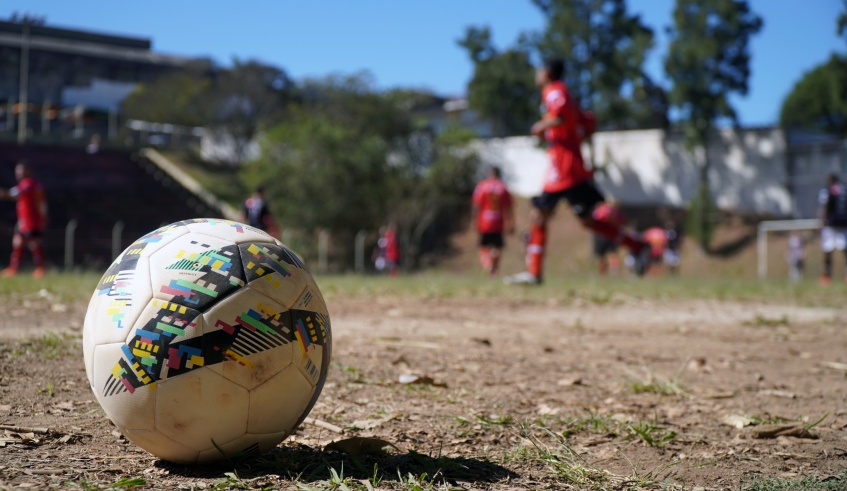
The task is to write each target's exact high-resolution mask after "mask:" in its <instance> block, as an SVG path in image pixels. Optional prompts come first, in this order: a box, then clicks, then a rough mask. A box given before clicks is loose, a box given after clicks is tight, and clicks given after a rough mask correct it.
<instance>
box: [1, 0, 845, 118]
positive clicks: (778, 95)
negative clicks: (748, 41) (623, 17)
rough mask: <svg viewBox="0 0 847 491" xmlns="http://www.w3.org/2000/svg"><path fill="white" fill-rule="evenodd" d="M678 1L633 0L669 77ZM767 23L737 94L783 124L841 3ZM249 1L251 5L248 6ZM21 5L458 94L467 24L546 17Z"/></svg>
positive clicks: (800, 7)
mask: <svg viewBox="0 0 847 491" xmlns="http://www.w3.org/2000/svg"><path fill="white" fill-rule="evenodd" d="M673 4H674V1H673V0H629V8H630V10H631V11H633V12H637V13H640V14H641V15H642V16H643V18H644V19H645V21H646V22H647V23H648V24H649V25H650V26H652V27H653V28H654V30H655V31H656V34H657V46H656V49H655V50H654V51H653V53H652V56H651V57H650V59H649V61H648V66H647V69H648V71H649V72H650V73H651V74H652V75H654V76H655V77H656V78H659V79H662V77H663V75H662V73H663V71H662V63H663V62H662V59H663V56H664V51H665V48H666V46H667V42H666V35H665V32H664V28H665V26H667V25H669V24H670V22H671V11H672V8H673ZM750 4H751V5H752V8H753V10H754V11H756V12H757V13H759V15H761V16H762V18H763V19H764V21H765V26H764V29H763V30H762V31H761V33H760V34H759V35H758V36H756V37H755V38H754V39H753V41H752V52H753V62H752V72H753V73H752V77H751V80H750V94H749V95H748V96H747V97H743V98H736V99H735V106H736V108H737V109H738V112H739V114H740V116H741V121H742V123H743V124H745V125H763V124H770V123H773V122H775V121H776V119H777V117H778V114H779V106H780V103H781V101H782V98H783V97H784V96H785V95H786V94H787V93H788V91H789V90H790V89H791V87H792V85H793V83H794V82H795V81H796V80H797V79H798V78H799V77H800V76H801V75H802V74H803V73H804V72H805V71H807V70H809V69H811V68H812V67H814V66H815V65H817V64H819V63H821V62H823V61H825V60H826V59H827V58H828V57H829V55H830V53H832V52H835V51H838V52H847V41H845V40H844V39H843V38H841V39H839V38H838V37H836V35H835V19H836V17H837V16H838V13H839V12H840V11H841V9H842V2H841V0H805V1H803V2H797V1H796V0H751V2H750ZM245 5H249V7H247V6H245ZM2 6H3V7H2V10H0V16H2V17H6V16H8V15H10V14H11V13H12V12H14V11H18V12H29V13H33V14H39V15H46V16H47V23H48V25H55V26H62V27H74V28H81V29H90V30H96V31H104V32H112V33H122V34H129V35H137V36H143V37H150V38H152V39H153V48H154V50H156V51H160V52H164V53H170V54H180V55H190V56H210V57H212V58H213V59H215V60H217V61H218V62H220V63H222V64H227V63H229V61H230V60H231V59H232V58H233V57H239V58H243V59H247V58H256V59H259V60H263V61H266V62H270V63H273V64H276V65H279V66H281V67H283V68H285V69H286V70H287V71H288V72H289V73H290V74H291V75H292V76H293V77H295V78H301V77H318V76H323V75H326V74H329V73H338V72H342V73H349V72H356V71H360V70H368V71H370V72H371V73H372V74H373V76H374V78H375V81H376V83H377V85H378V86H379V87H396V86H404V87H418V88H428V89H431V90H434V91H436V92H439V93H442V94H447V95H461V94H463V93H464V88H465V84H466V83H467V81H468V79H469V78H470V76H471V74H472V69H473V67H472V65H471V63H470V61H469V60H468V58H467V56H466V54H465V53H464V52H463V51H462V50H461V49H460V48H459V47H458V46H456V43H455V41H456V39H457V38H459V37H460V36H461V35H462V33H463V32H464V29H465V27H467V26H469V25H488V26H490V27H491V28H492V30H493V32H494V39H495V42H496V43H497V45H498V46H500V47H505V46H508V45H510V44H511V43H513V42H514V41H515V39H516V38H517V36H518V34H520V33H521V32H522V31H526V30H534V29H540V28H542V27H543V19H542V17H541V15H540V14H539V12H538V11H537V9H535V8H534V7H533V6H532V5H531V4H530V2H529V0H452V1H448V0H426V1H410V0H399V1H398V0H363V1H350V0H315V1H308V2H307V1H302V0H301V1H299V2H295V1H292V0H275V1H274V0H253V1H250V2H233V1H224V0H204V1H199V0H169V1H163V0H145V1H144V2H116V1H114V0H109V1H104V0H75V1H68V0H5V1H4V2H2Z"/></svg>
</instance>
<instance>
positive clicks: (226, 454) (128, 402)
mask: <svg viewBox="0 0 847 491" xmlns="http://www.w3.org/2000/svg"><path fill="white" fill-rule="evenodd" d="M331 340H332V338H331V333H330V325H329V313H328V312H327V308H326V304H325V303H324V300H323V297H322V296H321V293H320V290H319V289H318V286H317V284H316V283H315V280H314V279H313V278H312V276H311V275H310V274H309V272H308V271H306V268H305V267H304V266H303V263H302V262H301V261H300V259H299V258H298V257H297V256H296V255H295V254H294V253H292V252H291V251H290V250H288V249H287V248H286V247H285V246H284V245H282V243H280V242H279V241H277V240H276V239H274V238H273V237H271V236H270V235H268V234H266V233H264V232H262V231H261V230H258V229H255V228H252V227H249V226H247V225H244V224H241V223H236V222H231V221H227V220H216V219H193V220H186V221H183V222H177V223H173V224H171V225H167V226H165V227H162V228H160V229H158V230H156V231H154V232H151V233H149V234H147V235H145V236H144V237H141V238H140V239H138V240H137V241H135V242H134V243H133V244H132V245H131V246H129V248H127V249H126V250H125V251H124V252H123V253H121V255H120V256H118V258H117V259H115V261H114V262H113V263H112V265H111V266H110V267H109V269H108V270H107V271H106V274H105V275H103V278H102V279H101V280H100V283H99V284H98V285H97V290H95V292H94V295H93V296H92V297H91V302H90V303H89V305H88V312H87V313H86V316H85V326H84V330H83V350H84V352H85V371H86V373H87V375H88V381H89V383H90V384H91V389H92V390H93V391H94V395H95V396H96V397H97V401H98V402H99V403H100V405H101V406H102V407H103V410H104V411H105V412H106V415H107V416H108V417H109V419H111V420H112V422H113V423H114V424H115V425H116V426H117V427H118V428H119V429H120V430H121V432H122V433H123V434H124V436H126V438H128V439H129V440H131V441H132V442H134V443H136V444H137V445H138V446H140V447H141V448H143V449H145V450H147V451H148V452H150V453H152V454H153V455H155V456H157V457H159V458H162V459H165V460H169V461H172V462H179V463H192V462H204V461H213V460H221V459H225V458H233V457H236V458H238V457H241V456H249V455H251V454H258V453H260V452H264V451H267V450H270V449H271V448H273V447H275V446H277V445H278V444H279V443H280V442H281V441H282V440H283V439H285V438H286V437H287V436H289V435H290V434H291V433H292V432H293V431H294V430H295V429H296V428H297V427H298V426H299V425H300V423H301V422H302V421H303V420H304V419H305V418H306V416H307V415H308V414H309V411H310V410H311V409H312V406H314V404H315V401H316V400H317V398H318V396H319V395H320V392H321V388H322V387H323V384H324V380H325V379H326V374H327V369H328V367H329V359H330V352H331Z"/></svg>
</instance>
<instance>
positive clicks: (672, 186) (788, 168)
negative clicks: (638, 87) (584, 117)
mask: <svg viewBox="0 0 847 491" xmlns="http://www.w3.org/2000/svg"><path fill="white" fill-rule="evenodd" d="M593 145H594V151H595V157H594V159H593V162H594V165H595V168H596V170H597V172H596V178H597V182H598V183H599V184H600V186H601V187H602V188H603V190H604V191H605V192H606V193H607V194H608V195H609V196H611V197H614V198H615V199H616V200H617V201H619V202H621V203H623V204H625V205H630V206H667V207H672V208H684V207H685V206H687V204H688V203H689V202H690V201H691V199H692V198H693V196H694V194H695V193H696V191H697V185H698V182H699V175H700V171H699V169H700V163H699V162H698V161H697V160H696V159H695V157H694V155H692V153H691V152H689V151H687V150H686V149H685V146H684V139H683V136H682V135H681V134H679V133H675V132H665V131H663V130H635V131H611V132H599V133H597V134H595V135H594V137H593ZM475 146H476V148H477V150H478V151H479V152H480V154H481V156H482V158H483V160H484V161H486V162H489V163H492V164H497V165H500V166H501V167H502V168H503V169H504V173H505V174H506V177H507V179H508V180H509V181H510V183H511V186H512V189H513V190H514V191H515V192H516V193H517V194H519V195H523V196H533V195H536V194H538V193H539V192H540V190H541V185H542V181H543V178H544V171H545V169H546V168H547V166H548V165H549V163H548V162H549V161H548V158H547V155H546V153H545V151H544V149H543V148H542V147H541V146H539V145H538V144H537V141H536V140H535V138H532V137H512V138H494V139H487V140H478V141H477V142H476V144H475ZM707 151H708V158H709V163H710V169H709V184H710V188H711V191H712V194H713V197H714V199H715V202H716V204H717V206H718V207H719V208H721V209H723V210H727V211H733V212H740V213H749V214H756V215H760V216H769V217H784V218H810V217H814V216H815V214H816V213H817V209H818V204H817V193H818V191H819V190H820V188H821V187H822V186H823V182H824V178H825V176H826V174H828V173H831V172H835V173H839V174H842V175H844V176H845V177H847V142H845V141H841V140H838V139H836V138H833V137H829V136H825V135H810V134H807V133H802V132H786V131H784V130H782V129H781V128H777V127H767V128H746V129H732V128H724V129H721V130H719V131H716V132H715V134H714V136H713V137H712V139H711V141H710V144H709V146H708V150H707ZM583 154H584V156H585V160H586V161H587V162H592V158H591V148H590V147H589V146H588V145H584V147H583Z"/></svg>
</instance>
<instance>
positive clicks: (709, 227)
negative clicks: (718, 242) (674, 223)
mask: <svg viewBox="0 0 847 491" xmlns="http://www.w3.org/2000/svg"><path fill="white" fill-rule="evenodd" d="M686 217H687V221H688V223H687V224H686V227H685V230H687V231H688V233H689V234H690V235H691V238H692V239H694V240H696V241H697V242H698V243H699V244H700V246H701V248H702V249H703V251H704V252H708V251H709V244H711V242H712V236H714V234H715V229H716V228H717V225H718V218H719V209H718V207H717V205H716V204H715V202H714V200H713V199H712V194H711V192H710V191H709V183H708V179H706V178H705V177H703V176H701V179H700V183H699V185H698V186H697V193H696V194H695V195H694V198H693V199H692V200H691V202H690V203H689V204H688V213H687V215H686Z"/></svg>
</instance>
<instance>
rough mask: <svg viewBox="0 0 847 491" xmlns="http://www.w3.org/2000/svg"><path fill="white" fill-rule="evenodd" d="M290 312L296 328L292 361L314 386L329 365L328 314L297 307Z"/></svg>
mask: <svg viewBox="0 0 847 491" xmlns="http://www.w3.org/2000/svg"><path fill="white" fill-rule="evenodd" d="M290 313H291V323H292V324H293V325H294V328H295V330H296V332H295V338H296V341H295V348H294V353H293V355H292V363H293V364H294V365H295V366H296V367H297V368H298V369H299V370H300V371H301V372H302V373H303V376H304V377H306V378H307V379H308V380H309V383H310V384H311V385H312V386H313V387H314V386H315V385H317V383H318V380H320V378H321V377H322V376H325V374H326V371H327V369H328V367H329V358H330V351H329V350H330V338H329V332H330V330H329V316H328V315H325V314H321V313H317V312H312V311H309V310H297V309H291V310H290ZM298 348H299V349H298Z"/></svg>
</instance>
